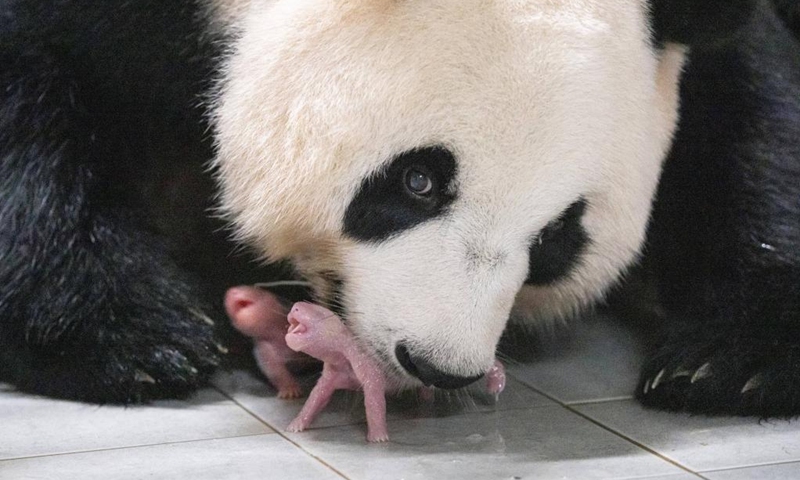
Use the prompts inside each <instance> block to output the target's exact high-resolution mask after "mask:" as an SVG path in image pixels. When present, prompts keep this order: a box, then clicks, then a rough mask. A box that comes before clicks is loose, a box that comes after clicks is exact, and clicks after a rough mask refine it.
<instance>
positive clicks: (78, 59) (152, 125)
mask: <svg viewBox="0 0 800 480" xmlns="http://www.w3.org/2000/svg"><path fill="white" fill-rule="evenodd" d="M0 18H2V19H3V20H2V23H0V28H1V30H0V65H2V67H1V68H0V380H2V381H7V382H11V383H12V384H14V385H16V386H17V387H18V388H20V389H22V390H24V391H29V392H34V393H41V394H46V395H51V396H54V397H62V398H69V399H80V400H86V401H92V402H101V403H102V402H120V403H130V402H139V401H146V400H149V399H153V398H163V397H176V396H182V395H185V394H187V393H189V392H191V391H193V390H194V389H195V388H197V386H199V385H202V384H203V383H204V382H205V381H206V379H207V378H208V375H209V373H210V372H211V371H212V370H213V368H214V367H215V366H216V365H217V364H218V362H219V355H218V348H217V341H216V340H215V339H214V337H213V331H212V327H211V326H210V325H209V323H208V319H207V317H206V315H207V314H211V309H209V308H208V305H207V302H205V301H204V300H203V299H204V298H206V297H205V295H202V292H203V290H201V288H200V287H199V285H198V284H197V283H196V282H195V281H194V280H193V279H192V276H191V275H190V274H189V273H187V271H186V270H185V269H184V268H182V265H181V264H183V263H185V261H186V260H187V259H188V258H191V257H193V256H195V255H194V254H193V252H192V251H191V250H192V249H193V248H194V245H196V243H197V242H196V241H189V242H184V241H183V240H184V238H181V237H186V238H191V237H192V236H195V235H196V236H197V237H198V238H199V239H200V240H203V241H205V242H206V243H207V244H209V245H212V244H216V245H218V246H219V245H222V244H224V242H223V241H221V240H219V239H216V238H218V237H215V236H214V234H212V233H210V232H211V228H212V226H211V224H210V223H209V222H208V221H207V220H205V219H204V216H205V211H204V209H205V208H206V207H207V206H208V201H207V200H206V199H205V198H203V197H205V196H206V195H207V194H208V187H209V186H210V182H209V181H208V180H207V179H205V178H204V177H202V174H201V173H200V172H202V169H203V165H202V162H204V161H205V160H207V159H208V158H209V156H210V148H209V142H208V141H207V140H206V139H205V138H204V129H205V128H206V127H205V126H204V124H203V121H202V112H201V111H200V110H199V109H198V108H196V105H197V103H198V95H199V94H200V92H202V91H203V89H204V88H205V86H206V82H207V79H209V78H210V75H211V65H210V64H209V62H208V59H210V58H212V57H213V56H214V53H213V46H212V45H211V44H210V43H208V42H205V41H203V38H201V37H199V36H198V34H197V32H198V31H200V29H198V28H197V21H198V18H199V16H198V10H197V8H196V6H195V5H194V3H193V2H191V1H162V0H139V1H135V2H131V1H123V0H108V1H103V2H94V1H90V0H70V1H53V0H42V1H35V2H34V1H14V0H4V1H2V2H0ZM190 191H191V192H201V193H199V195H201V198H203V199H202V200H201V201H200V202H199V203H198V202H195V198H194V197H195V196H197V195H198V193H192V194H191V195H192V196H187V197H184V194H185V193H186V192H190ZM203 191H205V194H203V193H202V192H203ZM168 211H171V212H172V213H168ZM176 219H180V220H179V221H177V222H176V221H175V220H176ZM216 227H217V226H214V228H216ZM201 232H202V233H201ZM168 233H173V234H175V235H174V236H173V237H172V239H170V237H169V236H165V234H168ZM228 248H229V247H227V248H226V249H225V252H224V253H225V254H227V253H228ZM197 250H199V251H201V252H206V251H207V247H197ZM208 258H212V257H211V256H209V257H208ZM217 258H220V256H219V254H218V257H217ZM204 262H206V263H211V262H213V260H204ZM209 276H213V274H210V275H209ZM240 280H241V279H240ZM219 298H221V296H220V297H219ZM204 312H205V313H204Z"/></svg>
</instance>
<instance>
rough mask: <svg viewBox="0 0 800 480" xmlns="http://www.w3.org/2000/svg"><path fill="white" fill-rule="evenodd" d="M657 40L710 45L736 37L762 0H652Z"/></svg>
mask: <svg viewBox="0 0 800 480" xmlns="http://www.w3.org/2000/svg"><path fill="white" fill-rule="evenodd" d="M649 2H650V14H651V22H652V30H653V38H654V40H655V42H656V43H657V44H663V43H664V42H676V43H683V44H686V45H693V46H698V45H707V44H714V43H720V42H725V41H727V40H730V39H731V38H733V37H734V36H735V35H736V34H737V32H738V31H739V30H740V29H741V28H742V26H743V25H745V24H746V23H747V19H748V18H750V16H751V15H752V13H753V11H754V10H755V6H756V4H757V3H758V2H759V0H649Z"/></svg>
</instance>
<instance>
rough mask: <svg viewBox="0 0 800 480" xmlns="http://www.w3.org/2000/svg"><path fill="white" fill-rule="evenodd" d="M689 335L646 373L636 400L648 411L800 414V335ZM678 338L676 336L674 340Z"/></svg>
mask: <svg viewBox="0 0 800 480" xmlns="http://www.w3.org/2000/svg"><path fill="white" fill-rule="evenodd" d="M775 333H776V332H770V335H769V338H763V336H761V337H759V336H758V335H755V334H753V332H745V333H739V334H738V335H728V336H725V335H719V336H711V337H704V336H703V335H702V333H701V334H698V333H697V332H684V335H680V336H676V337H677V338H682V340H673V341H671V342H668V343H667V344H666V345H664V346H662V347H661V348H660V349H659V350H658V351H657V352H656V353H655V355H653V356H652V357H651V358H650V359H649V360H648V362H647V363H646V365H645V366H644V368H643V370H642V374H641V377H640V380H639V384H638V386H637V390H636V397H637V398H638V400H639V401H640V402H642V404H644V405H645V406H648V407H653V408H660V409H665V410H672V411H686V412H691V413H701V414H711V415H714V414H721V415H742V416H748V415H753V416H759V417H765V418H766V417H792V416H796V415H798V414H800V337H799V336H798V335H797V334H796V333H795V334H793V335H789V334H788V332H785V333H787V334H786V335H776V334H775ZM674 338H675V337H674Z"/></svg>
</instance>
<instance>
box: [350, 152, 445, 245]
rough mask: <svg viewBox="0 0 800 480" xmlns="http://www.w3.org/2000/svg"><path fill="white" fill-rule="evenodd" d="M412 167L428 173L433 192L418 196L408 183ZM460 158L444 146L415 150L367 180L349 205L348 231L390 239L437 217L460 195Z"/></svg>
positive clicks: (367, 238)
mask: <svg viewBox="0 0 800 480" xmlns="http://www.w3.org/2000/svg"><path fill="white" fill-rule="evenodd" d="M410 168H415V169H419V170H421V171H423V172H425V173H427V174H428V176H429V178H430V179H431V180H432V181H433V188H432V190H431V192H430V194H429V195H426V196H418V195H414V194H413V193H411V192H409V191H408V189H407V188H406V187H405V174H406V172H407V171H408V170H409V169H410ZM455 177H456V159H455V157H454V156H453V154H452V153H451V152H450V151H449V150H447V149H446V148H444V147H428V148H420V149H416V150H411V151H409V152H405V153H403V154H401V155H399V156H398V157H397V158H395V159H394V160H392V162H391V163H390V164H389V166H388V167H387V168H386V169H384V170H382V171H380V172H377V173H376V174H375V175H373V176H371V177H369V178H367V179H366V180H364V183H363V184H362V185H361V188H360V189H359V191H358V193H357V194H356V196H355V197H354V198H353V200H352V201H351V202H350V205H349V206H348V207H347V211H346V213H345V217H344V233H345V234H347V235H349V236H350V237H352V238H355V239H357V240H361V241H365V242H379V241H383V240H387V239H389V238H391V237H393V236H395V235H397V234H398V233H401V232H403V231H405V230H408V229H410V228H412V227H415V226H417V225H419V224H421V223H423V222H425V221H427V220H430V219H432V218H436V217H438V216H440V215H442V214H444V213H445V212H446V211H447V207H448V206H449V205H450V204H451V203H453V201H454V200H455V199H456V191H455V185H454V183H453V182H454V181H455Z"/></svg>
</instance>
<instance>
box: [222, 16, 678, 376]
mask: <svg viewBox="0 0 800 480" xmlns="http://www.w3.org/2000/svg"><path fill="white" fill-rule="evenodd" d="M232 4H233V5H234V6H235V8H234V10H232V11H233V12H234V13H235V15H233V14H231V15H232V16H234V17H236V22H238V23H236V25H235V28H231V29H230V30H231V32H232V33H231V34H232V36H233V37H234V39H233V40H232V44H231V47H230V54H229V58H228V60H227V64H226V66H225V69H224V72H223V77H224V79H223V81H222V82H221V85H220V89H219V94H218V98H217V103H216V110H215V111H216V133H217V139H218V159H217V162H216V167H217V171H218V175H219V179H220V183H221V203H222V206H223V208H224V210H225V211H226V212H227V213H228V214H229V215H230V218H231V220H232V222H233V224H234V225H235V227H236V231H237V233H238V234H239V236H240V237H241V239H242V240H245V241H247V242H249V243H251V244H252V245H254V246H256V247H257V248H258V249H259V250H260V251H261V252H263V254H264V256H265V257H266V258H268V259H271V260H278V259H290V260H291V261H292V262H293V263H294V265H296V267H297V268H298V270H299V271H300V272H301V273H302V274H303V275H304V276H305V277H306V278H308V279H309V280H310V281H311V282H312V283H313V285H314V290H315V292H316V294H317V296H318V297H319V298H318V300H319V301H320V302H323V303H327V304H329V305H335V306H336V307H338V308H339V309H340V311H341V312H342V314H343V317H344V320H345V322H346V323H347V324H348V326H349V327H350V328H351V330H352V331H353V332H354V334H355V335H356V336H357V338H358V339H359V341H360V342H361V343H362V345H363V346H364V347H365V348H366V349H368V350H370V351H371V352H372V353H373V354H374V355H375V356H376V357H377V358H378V359H380V360H381V361H382V362H383V364H384V365H385V367H386V370H387V372H388V373H389V374H390V375H392V376H393V377H394V379H395V380H396V381H397V382H399V383H407V384H413V383H417V382H418V380H422V381H423V382H425V383H428V384H434V385H437V386H441V387H458V386H462V385H465V384H466V383H468V382H469V381H471V380H474V379H475V378H476V377H477V376H479V375H481V374H483V373H484V372H486V371H487V370H488V369H489V368H490V367H491V366H492V363H493V359H494V354H495V348H496V345H497V342H498V339H499V338H500V335H501V333H502V331H503V329H504V327H505V325H506V322H507V320H508V318H509V316H510V314H511V313H512V310H514V311H515V313H516V315H515V316H516V317H520V318H522V319H526V320H529V321H534V320H536V319H541V318H548V317H554V316H563V315H567V314H569V313H571V312H572V311H574V310H575V309H578V308H579V307H581V306H582V305H584V304H585V303H587V302H589V301H591V300H592V299H594V298H595V297H597V296H599V295H600V294H601V293H602V292H603V291H604V290H605V289H606V288H607V287H608V286H609V285H610V284H611V283H613V282H614V281H615V280H616V279H617V278H618V276H619V274H620V272H621V271H622V270H623V269H624V268H625V267H626V266H627V265H629V264H630V263H631V262H632V261H633V260H634V259H635V257H636V256H637V254H638V253H637V252H639V250H640V247H641V244H642V241H643V236H644V232H645V226H646V223H647V219H648V215H649V209H650V203H651V199H652V196H653V192H654V189H655V186H656V182H657V179H658V174H659V170H660V162H661V160H662V158H663V156H664V154H665V152H666V149H667V147H668V143H669V140H670V137H671V135H672V131H673V127H674V124H675V115H676V113H675V112H676V108H677V106H676V103H677V97H676V96H677V93H676V85H677V79H678V75H679V71H680V68H681V61H682V55H681V53H680V52H678V51H677V50H673V49H671V48H666V49H660V48H655V47H654V46H653V42H652V39H651V36H650V34H649V29H648V12H647V8H646V5H645V4H644V2H642V1H637V0H608V1H602V2H598V1H596V0H573V1H569V2H566V1H550V0H496V1H485V0H403V1H398V0H350V1H344V0H272V1H255V0H254V1H252V2H250V3H249V4H248V3H247V2H243V1H238V2H232Z"/></svg>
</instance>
